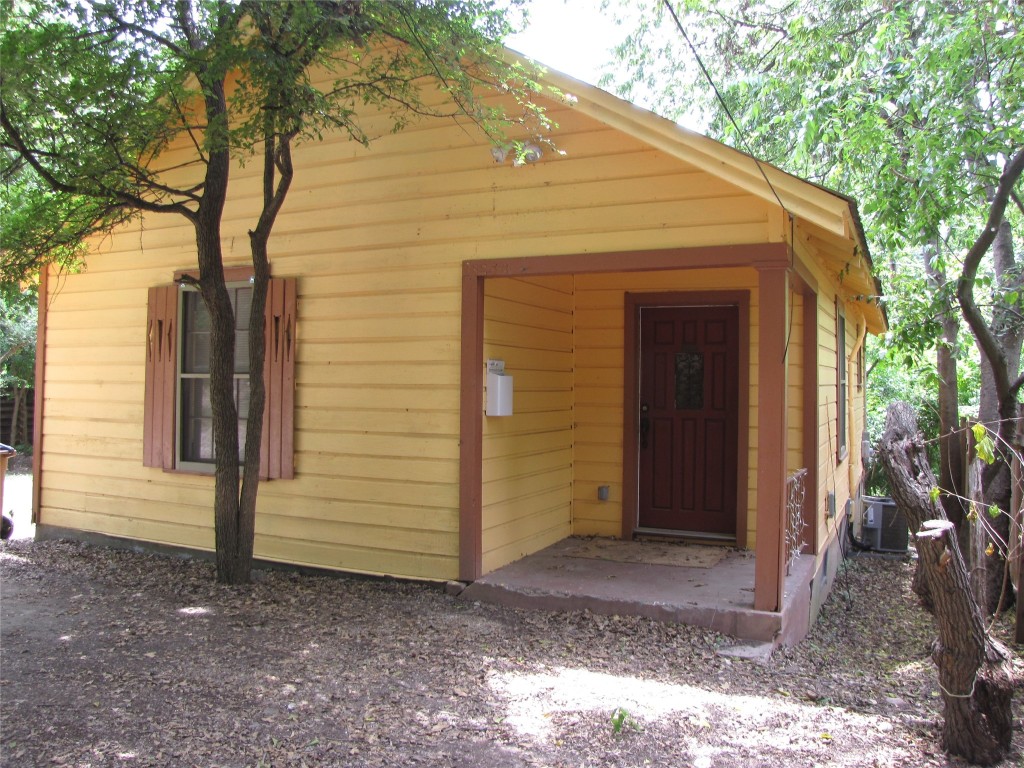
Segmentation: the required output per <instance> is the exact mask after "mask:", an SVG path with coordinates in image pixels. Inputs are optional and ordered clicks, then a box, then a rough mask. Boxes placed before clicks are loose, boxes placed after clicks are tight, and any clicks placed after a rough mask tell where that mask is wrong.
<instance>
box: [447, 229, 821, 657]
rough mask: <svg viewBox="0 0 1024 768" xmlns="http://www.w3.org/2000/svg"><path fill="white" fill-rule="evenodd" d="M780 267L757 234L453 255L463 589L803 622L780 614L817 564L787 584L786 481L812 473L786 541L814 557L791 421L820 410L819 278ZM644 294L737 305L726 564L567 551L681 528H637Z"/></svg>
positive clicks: (812, 506) (738, 626) (759, 625)
mask: <svg viewBox="0 0 1024 768" xmlns="http://www.w3.org/2000/svg"><path fill="white" fill-rule="evenodd" d="M791 259H792V254H791V251H790V248H789V246H788V245H787V244H785V243H763V244H756V245H738V246H710V247H696V248H680V249H667V250H661V251H641V252H630V253H603V254H578V255H568V256H549V257H541V258H529V259H511V260H481V261H468V262H464V263H463V291H462V339H461V355H462V357H461V365H462V387H461V397H462V407H461V430H460V432H461V434H460V482H459V484H460V521H459V537H460V542H459V552H460V557H459V560H460V571H459V575H460V579H461V580H462V581H465V582H474V584H473V586H471V587H470V588H469V589H468V590H467V593H468V594H469V595H471V596H472V595H477V596H478V598H477V599H487V600H489V599H494V600H496V601H498V600H500V601H502V602H505V601H507V600H512V601H513V602H515V601H518V600H522V599H523V597H524V596H526V595H529V596H530V597H531V599H530V600H529V601H528V602H529V603H530V604H534V605H537V606H538V607H541V606H547V607H554V606H555V605H562V606H563V607H566V608H570V609H571V608H574V607H576V608H584V607H586V608H591V610H603V611H604V612H610V613H632V614H637V615H645V616H652V617H657V618H662V619H666V620H675V621H684V622H687V623H691V624H697V625H703V626H708V627H712V628H714V629H717V630H719V631H722V632H725V633H728V634H733V635H737V636H742V637H745V638H747V639H756V640H761V641H777V640H779V638H780V637H781V636H782V635H784V634H785V627H788V626H794V627H800V626H802V630H800V631H801V633H802V632H804V631H806V628H807V621H806V620H795V621H791V620H790V619H789V618H788V615H789V614H790V613H792V612H793V611H803V612H804V613H806V612H807V611H808V610H809V609H808V605H809V602H810V601H809V595H808V594H806V593H807V592H809V589H810V586H809V585H810V581H811V576H812V574H813V572H814V570H815V564H816V558H815V555H814V554H810V555H809V556H808V557H807V558H804V559H803V562H801V563H800V565H799V566H798V567H796V568H794V569H793V570H792V573H791V575H790V576H789V577H788V578H787V575H786V560H787V555H788V551H789V548H790V547H791V546H792V543H791V542H789V541H787V530H788V529H789V526H788V525H787V513H786V510H787V499H786V478H787V476H788V475H789V473H790V472H792V471H793V470H795V469H796V468H799V467H801V466H803V467H807V468H808V473H807V474H808V477H807V478H806V481H807V487H808V488H809V489H811V491H810V492H809V493H807V494H806V498H805V500H804V501H802V502H801V505H800V508H799V509H798V510H797V517H798V519H802V520H803V521H804V523H805V525H802V526H799V528H800V529H801V530H802V538H801V539H800V540H798V541H797V542H796V546H797V547H798V548H800V549H802V550H803V551H805V552H808V553H816V552H817V549H818V546H817V544H818V542H817V541H816V531H817V525H815V522H816V521H815V516H816V506H817V505H816V498H817V485H818V481H817V468H818V455H817V452H818V444H817V443H818V441H817V430H815V429H813V428H812V429H809V430H804V429H803V428H802V427H803V424H804V423H806V424H809V425H814V424H815V423H816V420H817V417H818V412H817V408H818V403H817V384H818V382H817V365H816V360H817V346H818V345H817V326H818V323H817V312H818V306H817V297H816V283H815V282H814V280H813V279H810V278H809V276H808V275H807V274H806V273H805V272H803V270H801V269H800V268H799V267H798V266H795V265H794V263H793V261H792V260H791ZM645 303H649V304H651V305H653V306H662V305H669V304H672V305H674V304H681V305H686V304H689V305H694V306H705V305H717V304H731V305H735V306H737V307H738V317H739V322H738V332H739V337H740V338H739V343H738V348H739V364H738V374H737V386H736V394H735V400H734V401H733V405H732V406H731V409H732V410H733V411H734V412H735V413H737V414H738V418H739V424H738V430H737V432H736V436H735V438H732V440H734V441H735V442H734V443H731V444H733V445H734V446H735V462H734V464H732V465H731V466H730V468H729V470H728V471H727V472H726V473H724V480H723V483H724V484H725V485H729V486H731V488H732V489H733V491H734V493H735V496H736V497H735V500H734V503H733V504H732V505H731V509H733V510H734V511H733V512H732V515H733V517H734V518H735V520H734V524H733V526H732V528H731V533H730V534H727V535H725V536H718V537H717V539H718V540H717V542H716V543H719V544H721V545H724V546H723V547H722V549H723V551H728V552H729V556H728V557H724V558H723V559H722V560H721V561H720V562H719V563H718V564H717V565H716V566H715V567H714V568H713V569H711V571H710V572H708V571H706V570H705V571H703V572H700V573H697V572H694V569H693V568H690V567H687V566H666V565H659V564H656V563H645V562H642V561H641V562H632V563H623V562H617V561H611V562H607V561H601V560H592V561H587V559H586V558H574V557H571V556H569V555H566V552H565V547H568V546H570V543H571V541H572V539H569V537H573V536H584V537H586V536H597V537H616V538H620V539H621V540H622V541H623V542H632V540H633V539H634V537H635V536H644V535H647V534H649V533H654V534H659V533H661V534H665V533H668V534H669V535H670V536H673V535H675V534H677V533H680V532H676V531H667V532H666V531H659V530H652V529H659V528H662V527H663V526H650V525H645V524H644V522H643V518H642V515H641V514H640V513H639V511H638V496H639V497H642V496H643V493H642V491H641V489H640V487H639V485H640V481H639V480H638V476H637V474H638V473H637V466H638V458H637V457H638V455H639V451H640V448H641V445H642V444H643V431H642V427H643V425H642V424H641V415H642V409H641V407H640V395H639V393H638V389H637V381H638V378H639V375H638V373H637V371H638V365H639V353H638V352H637V348H636V343H635V342H636V339H638V338H639V333H638V326H637V324H636V320H637V318H638V317H639V307H640V306H641V305H642V304H645ZM491 357H496V358H501V359H503V360H504V361H505V362H506V363H507V364H508V368H509V369H510V371H511V373H512V374H513V375H514V376H516V379H515V384H516V389H515V392H516V395H515V396H516V408H515V414H514V415H513V416H512V417H510V418H505V417H498V418H491V417H487V416H485V415H484V413H483V408H482V405H483V402H484V380H485V371H486V367H485V363H486V361H487V360H488V359H490V358H491ZM794 412H795V413H794ZM693 532H694V531H693V529H688V530H685V531H682V532H681V533H684V534H692V533H693ZM690 538H691V539H692V537H690ZM707 538H708V539H715V538H716V537H715V536H714V535H712V536H707ZM636 546H638V547H643V546H644V544H642V543H638V544H636ZM698 570H699V569H698ZM805 571H806V573H805ZM801 584H802V585H803V587H802V588H801V587H800V586H799V585H801ZM698 585H700V586H698ZM600 605H604V606H606V607H605V608H604V609H599V608H598V606H600ZM796 606H800V607H796Z"/></svg>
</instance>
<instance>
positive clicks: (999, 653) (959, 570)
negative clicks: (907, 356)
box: [879, 403, 1017, 765]
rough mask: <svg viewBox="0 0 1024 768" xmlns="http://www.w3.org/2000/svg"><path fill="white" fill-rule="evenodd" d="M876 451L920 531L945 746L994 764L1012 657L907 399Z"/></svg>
mask: <svg viewBox="0 0 1024 768" xmlns="http://www.w3.org/2000/svg"><path fill="white" fill-rule="evenodd" d="M879 454H880V455H881V458H882V461H883V463H884V464H885V468H886V472H887V473H888V475H889V481H890V484H891V486H892V494H893V498H894V499H895V500H896V503H897V504H898V505H899V506H900V508H901V509H902V511H903V513H904V515H906V518H907V522H908V523H909V525H910V528H911V530H912V531H918V530H919V531H920V532H918V533H917V537H916V541H917V552H918V557H919V559H918V569H917V573H916V575H915V580H914V581H915V584H914V591H915V592H916V593H917V594H918V595H921V596H922V598H923V602H924V603H925V606H926V607H927V608H928V610H929V611H930V612H931V613H932V614H933V615H934V616H935V623H936V627H937V629H938V635H939V636H938V638H937V639H936V641H935V643H934V645H933V646H932V659H933V660H934V661H935V665H936V666H937V667H938V671H939V685H940V687H941V688H942V697H943V702H944V704H945V717H944V723H943V728H942V747H943V749H945V750H947V751H948V752H950V753H952V754H954V755H959V756H961V757H964V758H967V759H968V760H970V761H971V762H972V763H976V764H978V765H991V764H993V763H996V762H999V760H1001V759H1002V758H1003V757H1005V756H1006V753H1007V752H1008V750H1009V749H1010V743H1011V739H1012V736H1013V714H1012V709H1011V700H1012V697H1013V690H1014V686H1015V685H1016V682H1017V676H1016V671H1015V669H1014V666H1013V656H1012V654H1011V653H1010V651H1008V650H1007V649H1006V647H1005V646H1003V645H1002V644H1001V643H999V642H997V641H995V640H993V639H992V638H990V637H989V636H988V633H987V632H986V631H985V625H984V622H983V620H982V616H981V609H980V608H979V607H978V603H977V601H976V600H975V599H974V593H973V592H972V590H971V584H970V578H969V576H968V573H967V568H966V566H965V564H964V559H963V556H962V554H961V552H960V548H959V546H958V545H957V538H956V533H955V528H954V526H953V524H952V523H951V522H949V521H948V520H946V519H945V515H944V513H943V511H942V507H941V506H939V505H938V504H937V503H936V499H937V496H935V495H933V493H932V489H934V488H935V487H936V481H935V475H934V473H933V472H932V469H931V466H930V465H929V464H928V457H927V455H926V453H925V450H924V441H923V439H922V438H921V435H920V434H919V432H918V430H917V418H916V416H915V415H914V411H913V409H912V408H911V407H910V406H909V405H907V404H906V403H894V404H893V405H891V406H889V411H888V413H887V414H886V429H885V434H884V436H883V438H882V444H881V445H880V446H879Z"/></svg>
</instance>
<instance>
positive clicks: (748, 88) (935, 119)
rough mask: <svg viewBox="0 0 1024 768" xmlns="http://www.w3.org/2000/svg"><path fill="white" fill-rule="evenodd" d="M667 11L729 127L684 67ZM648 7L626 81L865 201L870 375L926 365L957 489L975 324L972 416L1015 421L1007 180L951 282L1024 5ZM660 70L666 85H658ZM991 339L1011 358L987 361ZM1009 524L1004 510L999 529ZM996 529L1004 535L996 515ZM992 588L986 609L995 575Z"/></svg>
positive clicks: (999, 127) (1014, 207)
mask: <svg viewBox="0 0 1024 768" xmlns="http://www.w3.org/2000/svg"><path fill="white" fill-rule="evenodd" d="M670 8H671V10H672V11H674V12H675V13H676V14H677V15H678V18H679V19H680V21H681V22H682V24H683V26H684V28H685V29H686V31H687V34H688V36H689V37H690V39H691V40H692V42H693V44H694V46H695V47H696V49H697V50H698V51H699V52H700V54H701V56H702V58H703V62H704V64H705V65H706V66H707V68H708V69H709V70H710V74H711V77H712V79H713V80H714V81H715V82H716V84H717V85H718V88H719V91H720V93H721V96H722V100H723V101H724V103H725V104H726V105H727V106H728V110H729V111H730V112H731V114H732V117H733V118H734V119H735V125H734V124H733V122H732V120H731V119H730V117H729V116H728V115H727V114H726V110H725V109H724V108H723V107H722V105H721V103H720V102H719V100H718V99H717V98H716V96H715V94H713V93H712V92H711V91H710V90H709V88H708V87H707V81H706V79H705V78H704V77H703V75H702V74H701V73H700V72H699V71H698V69H697V68H696V67H695V66H694V57H693V54H692V52H691V51H690V50H689V48H688V46H687V45H686V43H685V41H684V40H683V39H682V37H681V36H680V34H679V32H678V30H677V29H676V27H675V18H674V17H673V14H672V12H670ZM647 10H648V12H647V13H643V14H641V26H640V27H639V28H638V29H636V30H634V31H633V33H632V34H631V35H630V37H629V38H628V39H627V41H626V42H625V43H624V44H623V45H622V46H621V47H620V49H619V56H620V59H621V60H622V62H624V63H626V64H627V65H629V66H628V71H630V72H632V73H634V74H633V76H632V77H631V78H630V79H628V80H625V81H621V82H619V83H618V86H619V88H620V90H621V91H622V92H623V93H625V94H627V95H629V94H631V93H634V92H636V91H637V90H638V89H640V88H641V87H642V88H645V89H647V91H649V92H651V93H654V94H656V95H657V94H659V93H661V94H663V95H662V96H661V98H660V99H658V100H657V104H656V108H657V109H658V110H659V111H660V112H662V113H663V114H666V115H667V116H670V117H678V116H680V115H681V114H684V113H687V112H689V113H692V112H694V111H696V112H698V113H700V114H702V115H703V116H704V118H705V119H706V121H707V122H708V124H709V125H710V133H711V134H712V135H716V136H719V137H721V138H723V139H724V140H725V141H727V142H731V143H734V144H737V145H739V146H740V147H741V148H745V149H750V151H752V152H753V153H754V154H755V155H757V156H758V157H761V158H763V159H766V160H768V161H769V162H772V163H774V164H776V165H778V166H780V167H782V168H784V169H786V170H788V171H790V172H793V173H795V174H797V175H799V176H803V177H805V178H809V179H811V180H813V181H816V182H819V183H821V184H824V185H825V186H828V187H830V188H833V189H838V190H842V191H843V192H844V193H847V194H850V195H852V196H853V197H855V198H856V199H858V200H859V201H860V204H861V211H862V213H863V214H864V225H865V230H866V234H867V237H868V240H869V243H870V246H871V249H872V252H873V254H874V259H875V264H876V268H877V270H878V272H879V274H880V276H881V278H882V283H883V285H884V286H885V287H886V291H887V295H886V296H885V297H884V301H885V305H886V308H887V311H888V313H889V317H890V321H891V327H892V331H891V333H890V334H889V336H888V337H887V338H886V339H885V340H884V341H883V342H882V348H881V350H876V352H875V356H876V359H877V358H878V356H879V352H880V351H881V352H883V353H884V355H885V359H886V363H885V364H884V365H881V366H880V367H879V368H878V369H876V374H877V373H879V372H882V371H885V370H889V371H892V370H893V369H894V366H900V365H902V366H903V367H904V368H905V369H906V371H907V372H911V371H914V370H918V371H927V373H926V374H925V375H926V376H927V377H928V378H929V379H930V380H931V381H932V382H934V384H935V386H936V390H935V391H936V396H935V397H934V398H931V402H933V403H934V404H935V405H934V406H933V408H932V409H933V410H934V412H935V413H936V414H937V416H938V418H939V428H940V431H939V435H940V436H941V441H940V447H941V459H940V462H939V470H940V472H939V474H940V481H941V482H942V484H943V486H944V487H945V488H950V489H954V490H960V489H961V488H962V481H961V478H960V477H959V476H958V470H959V468H960V466H961V465H962V462H960V461H959V460H958V459H957V458H956V456H955V455H953V454H954V451H955V447H956V445H957V443H958V441H955V440H952V439H950V435H951V431H952V430H955V429H956V428H957V427H958V426H959V417H960V415H961V414H962V409H961V407H960V406H961V404H962V401H960V400H959V394H960V392H961V391H962V390H963V389H964V387H963V381H962V380H961V379H962V373H967V374H970V373H971V369H972V368H973V365H969V366H968V369H967V370H966V371H963V368H962V365H958V364H959V363H960V361H962V360H963V359H964V358H967V357H974V358H978V351H977V349H976V348H974V349H972V347H973V346H974V344H975V343H976V342H975V338H980V337H978V334H979V333H981V330H980V326H981V325H984V326H985V327H987V328H989V329H990V331H991V334H989V335H990V336H991V339H992V341H993V342H994V343H993V344H988V345H987V346H988V347H989V348H988V350H987V351H985V352H984V353H983V354H982V355H981V356H980V359H981V360H982V368H981V390H980V395H979V396H978V398H977V406H978V411H977V412H976V413H977V415H978V416H979V418H980V419H981V420H982V421H984V422H986V423H989V424H991V425H992V426H993V428H1000V427H999V425H1000V424H1003V426H1002V427H1001V428H1002V429H1004V430H1008V429H1009V428H1010V427H1011V426H1012V423H1013V422H1012V421H1011V422H1006V421H1005V414H1008V413H1010V411H1011V406H1013V404H1014V403H1015V402H1016V400H1017V392H1018V390H1019V385H1018V386H1017V387H1014V383H1015V380H1016V379H1017V376H1018V369H1019V359H1020V345H1021V336H1020V330H1021V322H1020V320H1021V309H1022V303H1021V298H1022V295H1024V294H1022V290H1021V269H1020V266H1019V265H1018V263H1017V261H1016V257H1015V254H1016V253H1020V240H1021V231H1022V229H1021V226H1022V221H1024V207H1022V205H1021V202H1020V194H1019V191H1014V190H1011V191H1010V196H1009V200H1010V201H1011V202H1010V205H1009V207H1008V208H1007V209H1006V210H1005V215H1004V216H1003V218H1002V223H1001V224H1000V230H999V236H998V237H997V238H996V239H995V241H994V242H993V244H992V248H991V249H990V250H989V249H986V251H985V253H986V256H985V258H983V259H981V260H980V261H979V263H978V268H977V269H978V271H977V274H976V277H975V278H974V279H971V280H969V281H968V283H969V285H965V284H963V283H959V282H958V281H960V278H961V276H962V275H963V274H964V270H965V258H966V255H967V253H968V251H969V249H970V248H971V246H972V245H973V244H974V242H975V240H976V238H977V236H978V234H979V232H981V231H982V229H983V228H984V227H985V226H986V222H987V219H988V213H989V207H990V205H991V203H992V202H993V200H994V196H995V191H996V188H997V184H998V179H999V177H1000V173H1001V172H1002V171H1003V169H1004V168H1005V167H1006V165H1007V163H1008V160H1009V158H1011V157H1012V156H1013V155H1014V153H1015V152H1016V151H1017V150H1018V149H1019V148H1020V147H1022V146H1024V58H1022V55H1021V50H1024V24H1022V22H1024V8H1022V7H1021V6H1020V4H1019V3H1015V2H1012V0H985V2H981V3H978V2H966V1H963V2H961V1H960V0H953V2H945V0H943V1H942V2H938V1H937V0H912V1H911V2H903V3H888V2H882V1H881V0H828V1H827V2H809V1H804V0H798V2H788V1H784V0H764V1H763V2H750V1H749V0H735V1H734V2H726V3H720V2H705V0H685V2H668V1H662V2H653V1H652V2H650V4H649V7H648V9H647ZM658 82H671V83H673V85H672V87H671V88H669V89H664V90H661V91H659V90H658V88H657V85H656V83H658ZM684 94H685V98H684V97H683V95H684ZM963 290H965V291H967V292H968V293H970V294H971V295H973V296H974V299H973V305H974V306H976V307H977V308H978V312H977V313H976V316H975V320H974V321H973V322H972V324H971V325H970V327H969V330H970V331H971V335H972V338H971V342H970V344H969V345H965V344H964V343H963V339H964V333H963V330H964V329H963V328H962V327H961V325H962V323H961V322H960V317H961V313H960V310H961V308H962V307H964V306H966V305H965V302H964V299H965V296H966V294H964V295H958V291H960V292H962V291H963ZM996 349H998V350H1000V355H1001V357H1002V359H1003V360H1004V361H1005V364H999V365H997V366H996V367H997V369H998V370H993V368H992V367H991V366H990V364H989V363H990V355H991V354H992V353H993V352H994V351H995V350H996ZM1004 374H1005V377H1006V379H1007V381H1005V382H1004V383H1003V384H1002V385H999V386H997V384H996V378H997V377H999V376H1003V375H1004ZM876 378H877V377H876ZM907 381H908V383H909V382H910V379H907ZM907 394H908V395H909V393H907ZM908 399H909V398H908ZM973 404H974V403H971V402H968V403H967V405H973ZM1001 413H1002V414H1003V416H1001ZM1001 419H1002V421H1001ZM872 421H873V423H875V424H878V423H880V418H878V417H877V416H876V417H875V418H874V419H872ZM1004 422H1005V423H1004ZM879 434H880V433H879V432H876V433H875V434H874V437H878V436H879ZM1005 436H1006V437H1010V435H1009V433H1006V435H1005ZM986 501H987V502H988V503H990V504H992V503H994V504H996V505H998V506H999V507H1000V508H1001V509H1003V510H1007V511H1008V510H1009V482H1008V473H1007V472H1006V463H1005V462H997V463H996V464H995V465H993V467H992V468H990V469H989V470H987V471H986ZM944 506H946V508H947V510H948V512H949V514H950V517H951V518H953V519H957V518H958V517H959V516H960V511H959V509H958V508H957V504H956V501H955V499H954V498H952V497H949V498H947V499H944ZM1007 521H1008V517H1007V516H1002V517H1000V518H999V523H1000V525H1002V526H1005V525H1006V523H1007ZM997 535H998V536H1000V537H1001V538H1002V539H1003V540H1004V541H1005V540H1006V535H1007V530H1006V529H1005V527H1004V528H1003V529H1002V530H1001V531H998V532H997ZM999 565H1000V567H997V568H994V569H992V570H993V574H992V578H991V581H990V584H992V585H993V586H994V587H997V586H998V584H999V583H1000V582H1001V580H1002V568H1001V563H1000V564H999ZM989 592H990V594H989V597H988V599H987V602H988V607H989V610H992V609H993V608H994V607H995V605H994V603H995V600H996V599H997V598H998V588H993V589H991V590H989Z"/></svg>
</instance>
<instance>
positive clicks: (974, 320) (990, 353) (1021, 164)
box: [956, 147, 1024, 404]
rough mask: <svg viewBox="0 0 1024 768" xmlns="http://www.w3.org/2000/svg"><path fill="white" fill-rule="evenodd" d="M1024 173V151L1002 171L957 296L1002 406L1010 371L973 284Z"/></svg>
mask: <svg viewBox="0 0 1024 768" xmlns="http://www.w3.org/2000/svg"><path fill="white" fill-rule="evenodd" d="M1022 173H1024V147H1021V148H1020V149H1018V150H1017V153H1016V154H1015V155H1014V156H1013V157H1012V158H1011V159H1010V161H1009V162H1008V163H1007V164H1006V167H1005V168H1003V172H1002V174H1001V175H1000V177H999V185H998V186H997V187H996V191H995V194H994V195H993V197H992V203H991V205H990V207H989V214H988V220H987V221H986V222H985V227H984V229H983V230H982V232H981V234H980V235H979V236H978V239H977V240H976V241H975V242H974V245H973V246H971V249H970V250H969V251H968V252H967V256H966V258H965V259H964V268H963V273H962V274H961V275H960V279H959V280H957V286H956V296H957V299H958V300H959V302H960V311H961V312H962V313H963V316H964V319H965V320H966V321H967V324H968V325H969V326H970V327H971V331H972V332H973V333H974V336H975V338H976V339H977V340H978V346H979V347H981V350H982V352H983V353H984V355H985V357H986V358H987V359H988V361H989V364H990V365H991V366H992V371H993V373H994V378H995V385H996V392H997V393H998V396H999V402H1000V404H1002V403H1004V402H1005V401H1006V398H1007V397H1009V395H1010V382H1009V372H1008V370H1007V362H1006V355H1005V354H1004V353H1003V350H1002V349H1001V347H1000V345H999V340H998V339H997V338H996V336H995V334H994V333H993V332H992V329H990V328H989V327H988V325H987V324H986V323H985V318H984V317H983V316H982V314H981V310H980V309H979V308H978V305H977V303H976V302H975V300H974V283H975V280H976V279H977V276H978V268H979V266H980V264H981V260H982V258H983V257H984V256H985V254H986V253H988V249H989V248H990V247H991V245H992V242H993V241H994V240H995V237H996V232H997V230H998V229H999V224H1000V223H1001V222H1002V220H1003V214H1004V212H1005V210H1006V204H1007V203H1008V202H1009V200H1010V195H1011V194H1012V192H1013V187H1014V185H1015V184H1016V183H1017V181H1018V179H1020V177H1021V174H1022Z"/></svg>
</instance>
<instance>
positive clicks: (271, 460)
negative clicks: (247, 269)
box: [260, 277, 296, 479]
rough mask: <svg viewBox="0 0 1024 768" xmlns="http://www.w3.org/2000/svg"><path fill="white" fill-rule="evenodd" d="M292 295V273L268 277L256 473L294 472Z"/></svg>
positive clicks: (282, 476) (285, 474) (279, 474)
mask: <svg viewBox="0 0 1024 768" xmlns="http://www.w3.org/2000/svg"><path fill="white" fill-rule="evenodd" d="M295 296H296V285H295V278H294V277H286V278H272V279H271V280H270V284H269V285H268V287H267V307H266V314H265V318H266V326H265V327H266V334H267V337H266V361H265V362H264V367H263V380H264V382H265V384H266V388H267V398H266V405H265V406H264V412H263V440H262V443H261V446H260V476H261V477H263V478H270V479H277V478H279V479H290V478H292V477H294V476H295V464H294V460H293V453H294V445H295V441H294V415H295V340H296V339H295Z"/></svg>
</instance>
